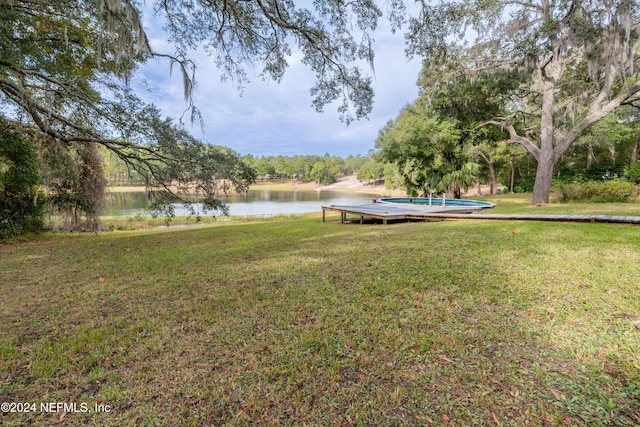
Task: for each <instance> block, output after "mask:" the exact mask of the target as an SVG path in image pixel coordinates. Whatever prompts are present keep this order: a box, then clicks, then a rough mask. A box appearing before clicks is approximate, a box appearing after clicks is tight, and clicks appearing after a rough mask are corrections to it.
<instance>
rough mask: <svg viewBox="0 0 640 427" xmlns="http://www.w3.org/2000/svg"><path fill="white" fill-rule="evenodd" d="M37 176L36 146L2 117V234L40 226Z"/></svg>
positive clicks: (0, 176) (0, 126)
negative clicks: (9, 125) (10, 126)
mask: <svg viewBox="0 0 640 427" xmlns="http://www.w3.org/2000/svg"><path fill="white" fill-rule="evenodd" d="M38 180H39V176H38V164H37V158H36V153H35V151H34V148H33V146H32V145H31V144H30V143H29V141H28V140H27V139H26V138H25V137H24V136H23V135H22V134H21V133H19V132H17V131H15V130H13V129H11V128H9V127H8V123H7V122H6V121H5V120H2V119H1V118H0V237H5V236H8V235H15V234H20V233H24V232H31V231H38V230H39V229H40V227H41V226H42V221H43V203H42V199H41V198H40V197H39V196H40V195H39V194H38V190H37V184H38Z"/></svg>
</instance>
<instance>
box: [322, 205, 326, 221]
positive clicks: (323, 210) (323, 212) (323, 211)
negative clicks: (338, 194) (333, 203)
mask: <svg viewBox="0 0 640 427" xmlns="http://www.w3.org/2000/svg"><path fill="white" fill-rule="evenodd" d="M324 216H325V208H322V222H324Z"/></svg>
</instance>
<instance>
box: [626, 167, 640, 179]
mask: <svg viewBox="0 0 640 427" xmlns="http://www.w3.org/2000/svg"><path fill="white" fill-rule="evenodd" d="M625 177H626V178H627V179H628V180H629V182H633V183H636V184H640V162H636V163H635V164H634V165H633V166H631V167H630V168H629V169H627V171H626V172H625Z"/></svg>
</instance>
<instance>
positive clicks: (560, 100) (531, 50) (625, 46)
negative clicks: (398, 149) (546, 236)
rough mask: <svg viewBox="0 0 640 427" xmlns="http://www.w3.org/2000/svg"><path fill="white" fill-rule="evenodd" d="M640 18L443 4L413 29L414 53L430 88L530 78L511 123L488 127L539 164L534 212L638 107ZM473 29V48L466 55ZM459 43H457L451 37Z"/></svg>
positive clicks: (611, 1)
mask: <svg viewBox="0 0 640 427" xmlns="http://www.w3.org/2000/svg"><path fill="white" fill-rule="evenodd" d="M639 25H640V19H639V10H638V4H637V3H636V2H635V1H634V0H597V1H589V2H587V1H580V0H574V1H554V0H534V1H527V2H522V1H514V0H498V1H495V2H485V1H481V0H478V1H471V2H468V1H464V2H462V1H460V2H448V1H447V2H445V1H439V2H437V3H436V4H435V5H428V4H425V3H423V9H422V12H421V15H420V17H418V18H416V19H414V20H412V22H411V27H410V36H409V41H410V43H411V52H412V53H414V54H420V55H422V56H423V57H424V58H425V59H426V61H428V62H429V63H430V67H431V70H432V73H431V75H430V78H431V87H432V88H433V89H437V88H438V87H439V85H440V84H442V83H443V82H445V83H446V82H450V81H452V80H454V79H455V78H457V77H459V76H461V75H465V76H471V77H473V76H475V75H478V74H479V73H488V72H503V71H505V70H518V71H519V72H522V73H526V74H527V75H528V76H529V77H528V79H527V80H526V81H525V82H524V83H523V85H522V86H521V88H520V90H519V91H516V92H514V93H513V95H512V97H511V98H512V104H511V111H510V114H509V115H506V116H502V117H495V118H493V119H492V120H488V121H487V122H486V124H494V125H498V126H500V127H502V128H504V129H505V130H507V131H508V133H509V141H510V142H512V143H518V144H520V145H522V146H523V147H525V148H526V149H527V151H529V153H531V154H532V155H533V156H534V157H535V159H536V161H537V172H536V179H535V185H534V189H533V198H532V203H533V204H539V203H546V202H548V201H549V192H550V187H551V178H552V174H553V170H554V167H555V165H556V164H557V162H558V160H559V159H560V158H561V156H562V155H563V154H564V153H565V152H566V151H567V150H568V148H569V147H570V146H571V145H572V144H573V143H574V142H575V141H576V139H577V138H578V137H579V136H580V135H581V134H582V133H583V132H584V131H585V130H586V129H587V128H588V127H589V126H590V125H592V124H594V123H596V122H597V121H599V120H600V119H602V118H604V117H606V116H607V115H609V114H610V113H612V112H613V111H615V110H616V109H618V108H620V107H621V106H623V105H626V104H629V105H638V104H639V103H640V96H639V95H640V76H639V75H638V74H637V72H636V70H635V66H636V64H637V62H638V60H639V59H640V49H638V47H639V46H638V41H639V32H638V30H639ZM467 29H471V30H473V31H475V32H476V36H477V37H476V40H475V42H473V43H471V44H470V45H469V46H465V43H467V41H468V38H467V39H464V37H465V35H466V31H467ZM454 34H456V35H460V36H461V39H460V40H461V41H460V42H455V41H454V42H452V41H451V40H454V38H452V37H451V36H452V35H454Z"/></svg>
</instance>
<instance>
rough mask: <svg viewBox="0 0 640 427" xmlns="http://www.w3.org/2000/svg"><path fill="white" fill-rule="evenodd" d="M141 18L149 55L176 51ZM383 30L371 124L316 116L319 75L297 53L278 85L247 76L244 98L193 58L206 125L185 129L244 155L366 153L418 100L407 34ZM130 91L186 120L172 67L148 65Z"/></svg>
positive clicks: (378, 36)
mask: <svg viewBox="0 0 640 427" xmlns="http://www.w3.org/2000/svg"><path fill="white" fill-rule="evenodd" d="M143 19H144V22H145V27H146V29H147V32H148V34H149V36H150V42H151V46H152V48H153V49H155V50H157V51H164V52H171V51H172V50H171V48H170V47H169V46H168V44H167V41H166V38H167V37H166V35H165V34H164V33H163V32H162V30H161V27H162V25H161V21H159V20H158V18H157V17H154V16H153V15H152V13H145V14H144V15H143ZM381 24H382V25H381V26H380V27H381V28H379V30H378V31H377V32H376V33H375V35H374V38H375V44H374V50H375V62H374V67H375V74H373V78H374V84H373V86H374V90H375V101H374V106H373V111H372V112H371V114H370V115H369V119H368V120H366V119H365V120H360V121H354V122H352V123H351V124H350V125H349V126H347V125H346V124H344V123H343V122H341V121H340V120H339V118H338V113H337V112H336V109H337V105H336V104H331V105H327V106H326V107H325V109H324V112H323V113H318V112H316V111H315V109H314V108H313V107H312V106H311V96H310V94H309V89H310V88H311V87H312V85H313V83H314V74H313V72H311V71H310V70H309V69H307V68H306V67H305V66H304V65H302V64H301V63H300V61H299V60H298V59H297V56H296V52H295V51H294V52H293V57H292V58H290V59H289V60H288V62H289V64H290V66H289V68H288V69H287V71H286V74H285V76H284V78H283V79H282V82H281V83H279V84H278V83H276V82H274V81H264V80H262V79H261V78H260V77H258V76H257V74H258V72H259V70H256V73H255V74H254V75H252V73H251V71H249V72H248V76H249V79H250V80H251V82H250V83H249V84H248V85H246V87H245V88H244V90H243V91H242V92H240V91H239V90H238V89H237V88H236V87H235V86H234V85H233V83H232V82H229V81H226V82H221V80H220V73H219V72H218V70H217V69H216V67H215V64H214V63H213V60H211V59H210V58H209V57H207V56H206V54H204V53H199V52H197V53H196V54H195V55H194V56H193V58H192V59H194V60H195V62H196V64H197V67H198V69H197V74H196V80H197V84H198V85H197V88H196V93H195V96H194V102H195V104H196V105H197V107H198V108H199V110H200V111H201V113H202V116H203V119H204V126H203V127H201V126H200V125H199V124H198V125H193V126H191V125H190V124H189V118H188V117H186V118H185V119H184V121H185V122H186V124H187V128H188V130H189V131H190V132H191V133H192V134H193V136H195V137H196V138H199V139H202V140H204V141H207V142H208V143H211V144H215V145H224V146H227V147H230V148H232V149H234V150H235V151H237V152H238V153H240V154H253V155H256V156H262V155H267V156H268V155H279V154H282V155H285V156H290V155H295V154H318V155H323V154H324V153H329V154H331V155H336V156H341V157H346V156H348V155H349V154H353V155H356V154H363V155H364V154H366V153H367V152H368V151H369V150H370V149H372V148H373V147H374V143H375V139H376V137H377V135H378V132H379V131H380V129H382V127H383V126H384V125H385V123H386V122H387V121H388V120H390V119H393V118H395V117H396V116H397V115H398V113H399V111H400V109H401V108H402V107H404V106H405V105H406V104H408V103H410V102H411V101H413V100H414V99H415V98H416V97H417V94H418V89H417V86H416V81H417V78H418V73H419V71H420V60H419V59H418V58H414V59H412V60H408V59H407V58H406V57H405V54H404V47H405V46H404V38H403V35H402V33H396V34H392V33H391V31H390V30H388V27H387V25H386V24H387V23H386V21H384V20H381ZM367 71H368V70H367ZM132 85H133V87H134V88H135V89H136V91H137V92H138V94H139V95H140V96H141V97H142V99H143V100H144V101H146V102H152V103H154V104H156V105H157V106H158V107H159V108H160V109H161V110H162V112H163V113H164V114H165V115H166V116H169V117H173V118H175V119H176V120H177V119H179V118H180V116H182V115H183V112H184V110H185V108H186V104H185V102H184V97H183V86H182V77H181V75H180V73H179V72H178V71H177V70H174V72H173V74H172V75H171V74H170V72H169V63H168V62H167V61H162V60H150V61H149V62H148V63H147V64H145V65H144V66H143V67H141V68H140V70H139V71H138V73H137V76H136V77H135V78H134V80H133V82H132Z"/></svg>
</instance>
